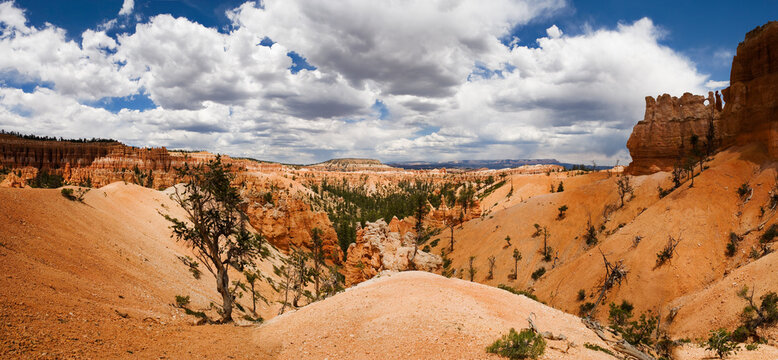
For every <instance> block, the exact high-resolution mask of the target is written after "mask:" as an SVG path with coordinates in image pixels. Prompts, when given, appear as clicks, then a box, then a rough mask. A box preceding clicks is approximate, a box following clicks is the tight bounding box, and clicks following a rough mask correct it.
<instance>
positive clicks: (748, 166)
mask: <svg viewBox="0 0 778 360" xmlns="http://www.w3.org/2000/svg"><path fill="white" fill-rule="evenodd" d="M706 165H707V166H709V167H710V168H709V169H707V170H705V171H704V172H703V173H702V174H701V175H699V176H697V177H696V178H695V180H694V187H693V188H689V187H688V185H689V183H686V184H684V185H682V186H681V188H679V189H677V190H675V191H674V192H673V193H672V194H670V195H668V196H667V197H665V198H663V199H659V197H658V196H657V186H662V187H664V188H668V187H670V186H671V181H670V175H669V174H667V173H657V174H653V175H648V176H639V177H634V178H633V184H634V186H635V197H634V198H633V199H632V200H631V201H628V202H627V204H626V205H625V206H624V208H621V209H618V210H616V211H615V212H613V213H612V214H610V215H608V216H606V214H604V209H605V207H606V205H609V204H610V205H616V207H618V204H619V198H618V195H617V191H616V179H617V177H615V176H614V177H608V176H607V174H605V173H594V174H588V175H583V176H575V177H571V178H567V179H565V180H564V182H565V191H564V192H563V193H554V194H551V193H548V187H549V183H550V182H551V181H554V182H555V183H556V182H558V181H555V177H557V176H562V175H561V174H559V175H557V174H552V175H551V176H550V177H548V176H545V175H526V176H518V177H514V195H513V198H512V199H509V200H506V199H502V200H498V201H497V206H495V207H494V209H495V210H494V211H493V212H491V213H490V214H488V215H487V216H485V217H483V218H482V219H476V220H472V221H469V222H467V223H465V224H464V225H463V226H462V227H459V228H458V229H457V230H456V231H455V233H454V237H455V241H456V243H455V246H454V249H455V251H454V252H453V254H451V255H450V257H451V258H452V260H453V268H454V269H458V270H459V269H463V270H464V272H465V273H466V272H467V268H468V261H469V257H470V256H476V260H475V267H476V268H477V271H478V272H477V274H476V281H479V282H483V283H487V284H491V285H497V284H499V283H506V284H509V285H511V286H515V287H517V288H522V289H524V288H529V289H531V290H534V291H535V293H536V294H537V295H538V296H539V297H540V298H541V299H542V300H544V301H547V302H548V303H549V304H550V305H552V306H554V307H557V308H561V309H563V310H565V311H568V312H571V313H577V312H578V307H579V306H580V304H582V302H579V301H578V300H577V299H576V298H577V293H578V291H579V289H584V290H585V291H586V293H587V298H586V300H584V301H592V302H593V301H595V299H596V297H595V296H594V293H595V292H596V291H597V286H598V284H600V282H601V281H602V279H603V278H604V272H605V270H604V267H603V263H602V256H601V255H600V250H601V251H602V252H603V253H604V254H605V255H606V256H607V257H608V259H609V260H610V261H611V262H616V261H619V260H622V261H623V262H624V265H625V266H626V269H627V270H628V271H629V274H628V276H627V280H626V281H625V282H624V283H623V284H622V285H621V287H618V288H616V289H614V290H613V291H612V292H611V293H610V294H609V296H608V297H607V299H606V301H605V306H607V303H609V302H611V301H613V302H620V301H621V300H622V299H626V300H629V301H631V302H632V303H633V304H635V307H636V309H635V310H636V313H638V314H639V313H642V312H644V311H648V310H652V311H653V312H654V313H659V314H661V315H662V322H663V323H664V322H666V319H665V316H666V315H667V314H668V313H669V311H670V309H671V308H672V307H676V306H677V307H679V308H680V311H679V313H678V316H677V317H676V320H675V321H674V322H672V324H670V325H669V327H668V328H667V329H668V330H669V331H670V333H671V335H673V336H677V337H691V338H694V337H697V336H704V335H707V332H708V330H710V329H712V328H716V327H720V326H724V327H728V328H730V330H731V329H732V328H734V326H735V325H736V323H737V315H738V314H739V313H740V311H741V310H742V309H743V306H744V305H745V304H744V303H743V301H742V300H740V299H738V298H737V297H736V289H737V288H739V287H741V286H743V285H749V286H753V287H756V288H757V296H758V295H760V294H761V293H764V292H766V291H776V290H778V284H776V281H777V280H775V279H776V277H775V276H774V275H775V274H776V270H777V269H776V265H775V264H776V262H778V254H771V255H769V256H766V257H764V258H762V259H760V260H758V261H756V262H753V263H750V262H751V261H752V260H750V259H749V258H748V252H749V251H750V248H751V246H752V245H755V244H756V243H758V239H757V238H758V236H759V235H761V233H762V232H763V231H762V230H761V229H756V230H754V231H752V232H751V233H750V234H749V235H748V236H746V237H745V240H744V241H743V242H741V243H740V244H739V248H738V250H739V251H738V254H736V255H735V256H734V257H732V258H729V257H726V256H725V255H724V252H725V247H726V244H727V242H728V241H729V233H730V231H734V232H736V233H737V234H743V233H744V232H746V231H747V230H748V229H753V228H755V227H757V226H758V225H759V224H760V223H762V222H766V223H767V225H769V224H772V223H773V222H775V221H776V220H778V219H776V218H772V216H773V215H774V212H772V211H770V210H769V198H768V196H769V195H768V191H769V190H770V189H771V188H772V187H773V185H774V184H775V174H776V172H775V169H774V165H773V164H770V163H767V161H766V159H765V158H764V151H763V149H761V148H759V147H756V146H749V147H744V148H738V149H731V150H729V151H725V152H722V153H720V154H718V155H717V156H716V157H715V159H714V160H713V161H712V162H710V163H707V164H706ZM744 182H749V183H750V184H751V186H752V187H753V188H754V196H753V198H752V199H751V200H750V201H749V202H748V203H747V204H745V205H743V204H742V201H741V200H740V199H739V198H738V196H737V194H736V191H735V190H736V189H737V188H738V187H739V186H740V185H741V184H742V183H744ZM544 187H545V189H546V191H545V193H542V194H537V193H536V191H537V190H536V189H539V188H544ZM517 189H518V190H517ZM523 189H529V190H527V191H526V192H523V191H524V190H523ZM506 195H507V190H506V189H505V188H503V189H500V190H498V191H496V192H495V193H494V194H492V195H490V197H489V198H487V201H485V202H484V203H490V202H491V203H494V202H495V201H494V198H495V197H500V196H502V197H503V198H504V197H505V196H506ZM517 196H518V197H522V196H524V201H523V202H521V201H519V202H517V201H516V200H515V198H516V197H517ZM503 203H505V204H507V206H505V208H504V209H503V208H502V206H501V205H502V204H503ZM562 205H567V206H568V207H569V210H567V213H566V216H565V218H564V219H557V215H558V207H560V206H562ZM760 207H764V208H765V209H766V210H767V211H766V213H765V215H764V216H760V210H759V208H760ZM588 221H591V223H592V224H593V225H594V226H595V227H596V228H598V229H599V228H600V226H601V225H603V224H604V225H605V231H602V232H600V233H599V234H598V239H599V244H598V245H597V246H596V247H593V248H588V247H586V246H585V244H584V239H583V235H584V234H585V230H586V225H587V222H588ZM535 223H537V224H540V225H541V226H548V229H549V233H550V234H551V235H550V237H549V240H548V245H549V246H551V247H553V249H554V253H555V255H556V256H557V257H558V259H557V260H556V264H554V263H553V262H551V263H546V262H543V261H542V259H541V258H542V256H541V254H540V253H539V250H540V249H541V248H542V243H543V239H542V236H540V237H534V238H533V237H532V236H531V235H532V233H533V232H534V227H533V224H535ZM448 235H449V234H448V232H444V233H442V234H441V235H439V236H438V238H440V242H439V244H438V246H437V247H436V248H433V252H434V253H439V252H440V248H441V247H448V246H449V237H448ZM506 236H510V237H511V239H512V240H511V243H512V246H510V247H506V246H505V245H506V241H505V240H504V239H505V237H506ZM636 236H641V237H642V240H641V242H640V243H639V245H638V246H637V247H633V246H632V243H633V239H635V237H636ZM669 236H673V237H676V238H677V237H680V238H681V239H682V241H681V243H680V244H679V245H678V247H677V249H676V250H677V251H676V253H675V255H674V257H673V258H672V259H671V260H670V261H669V262H668V263H667V264H665V265H663V266H661V267H658V268H657V267H656V259H657V257H656V254H657V253H658V252H659V251H660V250H661V249H662V248H663V247H664V245H665V244H666V242H667V240H668V237H669ZM514 247H515V248H517V249H519V251H520V252H521V254H522V256H523V258H522V260H521V261H520V262H519V276H518V280H516V281H513V280H509V279H508V274H509V273H510V272H512V271H513V266H514V261H513V258H512V252H513V248H514ZM492 255H494V256H495V257H496V259H497V262H496V264H497V265H496V268H495V270H494V279H492V280H487V279H486V277H487V274H488V265H487V258H488V257H489V256H492ZM749 263H750V264H749ZM747 264H748V265H747ZM744 265H745V266H744ZM541 266H543V267H545V268H546V269H547V270H548V272H547V273H546V275H545V276H544V277H542V278H541V279H540V280H538V281H533V280H532V279H531V278H530V274H531V273H532V272H533V271H535V270H536V269H538V268H539V267H541ZM741 266H742V267H741ZM464 277H465V278H467V275H466V274H465V275H464ZM714 299H715V300H714ZM711 304H715V305H714V306H710V305H711ZM598 315H599V318H600V319H602V318H604V317H607V311H600V312H599V314H598ZM666 326H667V324H666V323H665V324H663V327H666Z"/></svg>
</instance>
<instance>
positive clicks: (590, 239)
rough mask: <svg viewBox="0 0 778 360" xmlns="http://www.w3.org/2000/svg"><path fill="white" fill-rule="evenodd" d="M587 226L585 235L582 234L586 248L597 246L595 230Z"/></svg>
mask: <svg viewBox="0 0 778 360" xmlns="http://www.w3.org/2000/svg"><path fill="white" fill-rule="evenodd" d="M588 225H589V227H588V228H587V229H586V234H584V241H585V242H586V246H594V245H597V241H598V240H597V229H595V228H594V225H592V224H591V223H589V224H588Z"/></svg>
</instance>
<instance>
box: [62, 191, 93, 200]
mask: <svg viewBox="0 0 778 360" xmlns="http://www.w3.org/2000/svg"><path fill="white" fill-rule="evenodd" d="M87 192H89V189H76V190H73V189H71V188H62V190H60V194H62V196H63V197H65V199H68V200H70V201H78V202H84V195H86V193H87Z"/></svg>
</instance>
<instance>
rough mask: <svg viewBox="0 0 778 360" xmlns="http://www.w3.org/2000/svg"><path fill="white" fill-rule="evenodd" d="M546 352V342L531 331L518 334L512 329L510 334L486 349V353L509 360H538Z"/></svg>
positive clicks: (524, 330) (527, 330)
mask: <svg viewBox="0 0 778 360" xmlns="http://www.w3.org/2000/svg"><path fill="white" fill-rule="evenodd" d="M545 350H546V340H545V339H543V336H541V335H540V334H537V333H535V332H534V331H532V330H531V329H523V330H521V332H518V333H517V332H516V330H515V329H513V328H511V329H510V331H509V332H508V334H505V335H503V337H502V338H501V339H498V340H497V341H495V342H494V343H493V344H492V345H489V347H487V348H486V352H488V353H492V354H497V355H500V356H503V357H507V358H509V359H537V358H539V357H540V356H541V355H543V353H544V352H545Z"/></svg>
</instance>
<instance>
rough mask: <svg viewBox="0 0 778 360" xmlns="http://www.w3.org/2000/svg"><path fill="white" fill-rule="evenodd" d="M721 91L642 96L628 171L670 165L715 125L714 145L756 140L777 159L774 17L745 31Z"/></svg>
mask: <svg viewBox="0 0 778 360" xmlns="http://www.w3.org/2000/svg"><path fill="white" fill-rule="evenodd" d="M722 94H723V95H724V99H723V103H724V106H723V108H722V101H721V98H720V96H719V95H718V93H717V94H715V96H714V94H713V93H708V97H707V98H704V97H702V96H695V95H692V94H689V93H686V94H684V95H683V96H682V97H681V98H675V97H671V96H669V95H667V94H665V95H662V96H659V97H658V98H657V99H656V100H654V98H652V97H647V98H646V114H645V118H644V119H643V120H642V121H640V122H638V123H637V125H635V127H634V129H633V131H632V135H631V136H630V138H629V141H628V142H627V148H628V149H629V152H630V155H631V156H632V163H631V164H630V166H629V169H628V172H630V173H633V174H648V173H653V172H657V171H666V170H670V169H672V167H673V165H674V164H676V163H677V162H678V161H679V159H680V158H681V157H683V156H684V154H685V153H688V152H689V151H690V150H691V144H690V139H691V136H692V135H697V136H698V137H699V140H700V143H701V144H702V143H703V142H705V141H706V135H708V134H709V132H710V127H711V126H713V132H712V134H713V139H714V141H715V145H716V147H718V148H719V149H720V148H723V147H727V146H731V145H737V144H747V143H753V142H758V143H762V144H764V145H765V147H766V150H767V152H768V153H769V155H770V156H771V157H772V158H778V22H775V21H772V22H769V23H767V24H765V25H763V26H760V27H758V28H756V29H754V30H752V31H750V32H749V33H748V34H746V38H745V40H744V41H743V42H741V43H740V44H739V45H738V47H737V55H735V57H734V59H733V61H732V71H731V73H730V86H729V87H728V88H726V89H724V90H722Z"/></svg>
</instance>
